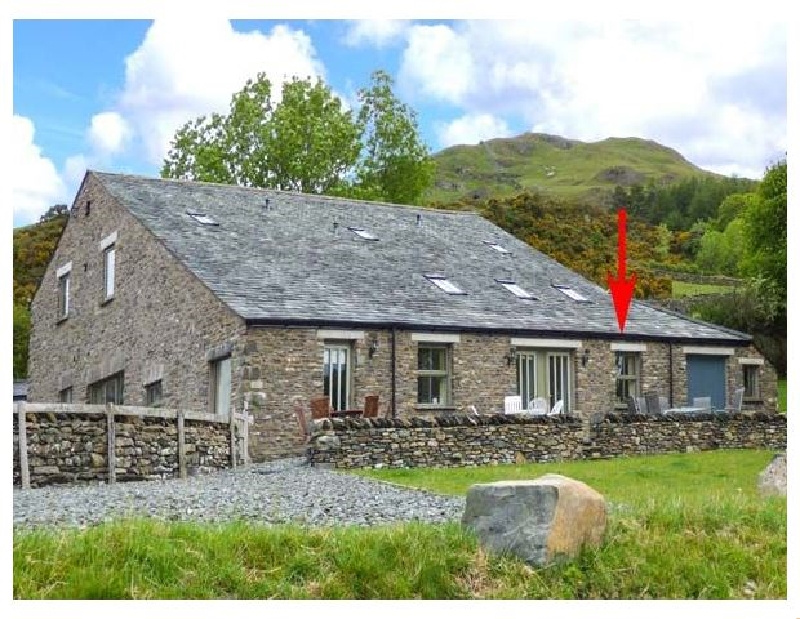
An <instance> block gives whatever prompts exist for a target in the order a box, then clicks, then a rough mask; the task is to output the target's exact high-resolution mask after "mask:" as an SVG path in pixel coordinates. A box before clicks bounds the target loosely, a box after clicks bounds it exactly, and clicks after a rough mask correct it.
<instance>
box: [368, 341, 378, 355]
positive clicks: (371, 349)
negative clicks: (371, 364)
mask: <svg viewBox="0 0 800 619" xmlns="http://www.w3.org/2000/svg"><path fill="white" fill-rule="evenodd" d="M377 350H378V338H377V337H376V336H373V337H372V339H371V340H370V342H369V358H370V359H372V357H374V356H375V352H376V351H377Z"/></svg>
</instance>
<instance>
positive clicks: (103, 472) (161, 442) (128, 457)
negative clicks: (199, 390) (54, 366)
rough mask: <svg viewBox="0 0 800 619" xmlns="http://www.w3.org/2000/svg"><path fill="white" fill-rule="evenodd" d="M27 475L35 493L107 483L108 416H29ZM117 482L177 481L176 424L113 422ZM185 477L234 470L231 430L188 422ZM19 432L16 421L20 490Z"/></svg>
mask: <svg viewBox="0 0 800 619" xmlns="http://www.w3.org/2000/svg"><path fill="white" fill-rule="evenodd" d="M26 419H27V421H26V424H25V426H26V437H27V443H28V470H29V471H30V483H31V487H40V486H49V485H54V484H81V483H97V482H108V460H107V451H108V447H107V445H108V439H107V436H108V434H107V420H106V415H105V414H98V413H85V414H80V415H76V414H64V413H27V414H26ZM115 421H116V422H115V424H114V425H115V439H116V440H115V450H114V451H115V455H116V467H115V476H116V480H117V481H121V482H124V481H138V480H147V479H165V478H173V477H178V476H179V462H178V429H177V424H176V421H175V420H174V419H159V418H144V419H142V418H140V417H132V416H126V415H118V416H116V418H115ZM184 433H185V443H184V444H185V451H186V461H187V465H186V468H187V473H188V474H189V475H195V474H198V473H209V472H212V471H216V470H220V469H224V468H228V467H229V466H230V425H229V424H228V423H216V422H207V421H197V420H186V421H185V422H184ZM18 434H19V428H18V423H17V416H16V415H14V465H13V467H14V485H15V486H19V485H20V483H21V479H20V463H19V439H18Z"/></svg>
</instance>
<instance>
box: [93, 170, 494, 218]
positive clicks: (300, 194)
mask: <svg viewBox="0 0 800 619" xmlns="http://www.w3.org/2000/svg"><path fill="white" fill-rule="evenodd" d="M86 172H87V173H91V174H96V175H98V176H123V177H130V178H137V179H144V180H148V181H158V182H165V183H183V184H191V185H210V186H212V187H235V188H236V189H247V190H250V191H258V192H269V193H276V194H281V195H286V196H291V197H304V198H313V199H321V200H325V201H330V202H344V203H352V202H355V203H358V204H365V205H370V206H388V207H393V208H398V209H405V210H415V209H416V210H420V211H424V212H426V213H442V214H446V215H477V216H478V217H482V215H481V214H480V213H479V212H478V211H474V210H455V209H443V208H434V207H432V206H421V205H418V204H397V203H395V202H383V201H379V200H363V199H359V198H346V197H342V196H329V195H326V194H321V193H304V192H302V191H291V190H288V189H273V188H272V187H254V186H248V185H233V184H230V183H216V182H211V181H196V180H190V179H187V178H162V177H160V176H147V175H145V174H129V173H123V172H103V171H101V170H92V169H88V170H86Z"/></svg>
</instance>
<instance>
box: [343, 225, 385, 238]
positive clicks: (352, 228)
mask: <svg viewBox="0 0 800 619" xmlns="http://www.w3.org/2000/svg"><path fill="white" fill-rule="evenodd" d="M347 229H348V230H350V232H353V233H354V234H355V235H356V236H358V237H360V238H362V239H364V240H365V241H377V240H378V237H377V236H375V235H374V234H372V233H371V232H367V231H366V230H364V228H356V227H355V226H347Z"/></svg>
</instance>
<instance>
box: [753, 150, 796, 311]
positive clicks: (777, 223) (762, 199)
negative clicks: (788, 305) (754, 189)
mask: <svg viewBox="0 0 800 619" xmlns="http://www.w3.org/2000/svg"><path fill="white" fill-rule="evenodd" d="M758 196H759V200H755V201H753V202H752V203H751V204H750V205H749V206H748V207H747V209H746V210H745V212H744V214H743V218H744V236H745V241H746V244H745V248H746V249H745V256H744V267H745V270H746V271H747V273H749V274H750V275H752V276H754V277H757V278H761V279H764V280H766V281H767V282H769V283H770V285H771V286H772V287H773V288H775V289H776V290H777V291H778V294H779V295H782V297H783V299H784V303H785V299H786V160H783V161H781V162H779V163H777V164H775V165H774V166H772V167H771V168H769V169H768V170H767V173H766V174H765V175H764V180H763V181H762V182H761V185H760V186H759V189H758Z"/></svg>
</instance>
